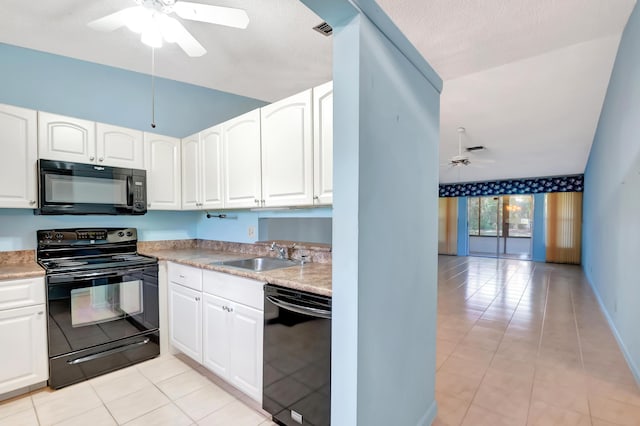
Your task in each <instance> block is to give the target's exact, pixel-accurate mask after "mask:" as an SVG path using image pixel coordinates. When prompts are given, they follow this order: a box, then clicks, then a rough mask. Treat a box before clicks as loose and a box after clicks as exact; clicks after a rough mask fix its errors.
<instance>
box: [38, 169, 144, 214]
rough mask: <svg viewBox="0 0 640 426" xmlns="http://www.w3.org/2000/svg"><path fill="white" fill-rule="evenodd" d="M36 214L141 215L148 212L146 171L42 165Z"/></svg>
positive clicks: (39, 171) (39, 170)
mask: <svg viewBox="0 0 640 426" xmlns="http://www.w3.org/2000/svg"><path fill="white" fill-rule="evenodd" d="M38 173H39V176H38V177H39V179H38V185H39V196H38V200H39V206H40V207H39V208H38V209H35V210H34V213H35V214H109V215H116V214H117V215H140V214H145V213H146V212H147V172H146V171H145V170H137V169H124V168H119V167H108V166H98V165H95V164H82V163H71V162H67V161H53V160H39V161H38Z"/></svg>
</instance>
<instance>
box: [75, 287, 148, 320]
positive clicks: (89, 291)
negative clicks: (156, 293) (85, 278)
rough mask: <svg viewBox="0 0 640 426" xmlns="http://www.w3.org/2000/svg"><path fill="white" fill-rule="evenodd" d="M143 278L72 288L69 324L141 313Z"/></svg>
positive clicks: (113, 318) (115, 318)
mask: <svg viewBox="0 0 640 426" xmlns="http://www.w3.org/2000/svg"><path fill="white" fill-rule="evenodd" d="M142 300H143V299H142V281H140V280H136V281H126V282H122V283H118V284H108V285H101V286H97V287H84V288H77V289H74V290H71V325H72V326H73V327H82V326H86V325H91V324H99V323H102V322H108V321H113V320H117V319H120V318H123V317H125V316H133V315H137V314H141V313H142V311H143V309H144V308H143V304H142Z"/></svg>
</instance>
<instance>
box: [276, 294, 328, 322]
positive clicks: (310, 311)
mask: <svg viewBox="0 0 640 426" xmlns="http://www.w3.org/2000/svg"><path fill="white" fill-rule="evenodd" d="M267 300H268V301H269V302H271V303H273V304H274V305H276V306H277V307H279V308H282V309H286V310H288V311H292V312H296V313H298V314H302V315H309V316H312V317H315V318H324V319H331V311H328V310H326V309H318V308H312V307H309V306H301V305H296V304H294V303H289V302H285V301H284V300H282V299H278V298H276V297H273V296H267Z"/></svg>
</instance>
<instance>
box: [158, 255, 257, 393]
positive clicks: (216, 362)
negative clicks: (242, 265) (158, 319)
mask: <svg viewBox="0 0 640 426" xmlns="http://www.w3.org/2000/svg"><path fill="white" fill-rule="evenodd" d="M167 275H168V277H169V340H170V342H171V345H173V347H174V348H176V349H178V350H179V351H181V352H183V353H184V354H186V355H188V356H189V357H191V358H193V359H194V360H196V361H198V362H199V363H200V364H203V365H204V366H205V367H207V368H208V369H209V370H211V371H212V372H213V373H215V374H217V375H218V376H219V377H220V378H222V379H224V380H226V381H227V382H229V383H230V384H231V385H233V386H235V387H236V388H238V389H239V390H241V391H242V392H244V393H245V394H247V395H248V396H250V397H251V398H253V399H255V400H256V401H258V402H260V403H261V402H262V338H263V336H262V335H263V320H264V314H263V294H264V293H263V292H264V290H263V286H264V283H262V282H260V281H255V280H251V279H248V278H242V277H237V276H234V275H230V274H225V273H222V272H215V271H209V270H201V269H199V268H193V267H189V266H184V265H180V264H176V263H172V262H169V264H168V273H167Z"/></svg>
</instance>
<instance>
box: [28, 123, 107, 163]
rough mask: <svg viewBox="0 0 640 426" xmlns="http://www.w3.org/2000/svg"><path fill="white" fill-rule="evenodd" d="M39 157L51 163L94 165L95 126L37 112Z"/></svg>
mask: <svg viewBox="0 0 640 426" xmlns="http://www.w3.org/2000/svg"><path fill="white" fill-rule="evenodd" d="M38 156H39V157H40V158H46V159H48V160H60V161H75V162H78V163H94V162H95V159H96V133H95V123H94V122H93V121H87V120H80V119H79V118H72V117H64V116H61V115H55V114H49V113H47V112H38Z"/></svg>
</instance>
